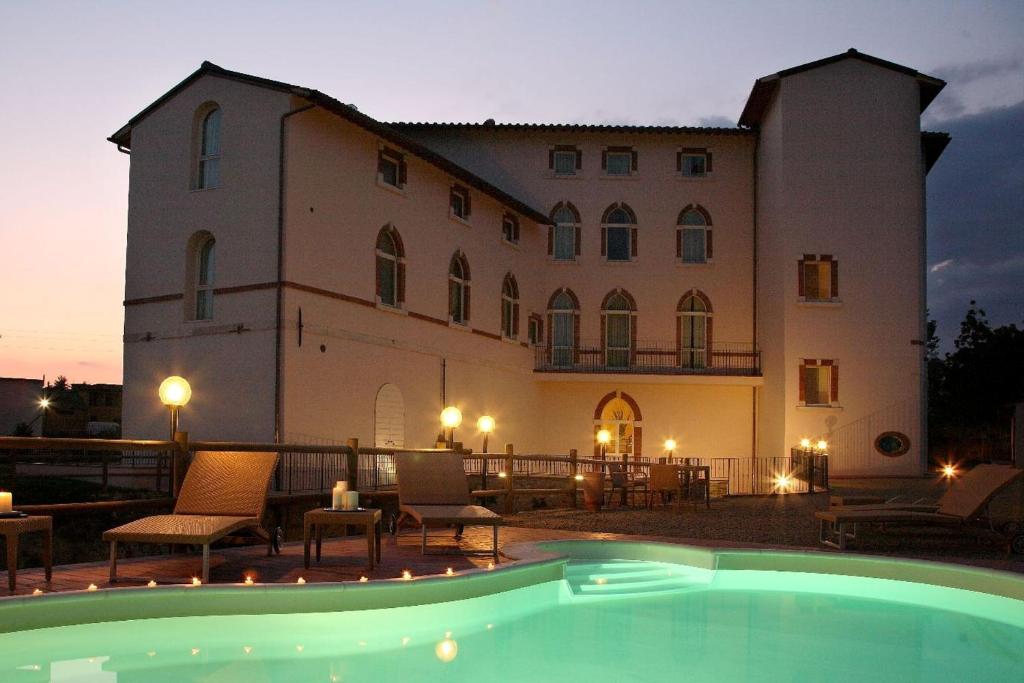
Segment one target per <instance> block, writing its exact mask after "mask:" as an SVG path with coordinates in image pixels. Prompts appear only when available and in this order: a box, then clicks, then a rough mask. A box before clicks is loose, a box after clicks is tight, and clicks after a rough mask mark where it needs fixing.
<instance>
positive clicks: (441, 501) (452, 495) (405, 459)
mask: <svg viewBox="0 0 1024 683" xmlns="http://www.w3.org/2000/svg"><path fill="white" fill-rule="evenodd" d="M395 470H396V473H397V474H398V509H399V513H400V514H399V518H398V522H397V523H396V524H395V526H394V533H395V534H396V535H397V534H398V531H399V530H400V529H401V526H402V523H403V522H404V521H405V520H407V519H412V520H414V521H415V522H416V523H417V524H418V525H419V526H420V533H421V541H420V552H421V553H423V554H424V555H426V554H427V527H428V526H430V527H438V526H455V527H457V529H458V530H459V535H461V529H462V527H464V526H489V527H491V529H492V533H493V541H492V547H491V552H490V553H486V554H489V555H491V556H492V557H493V558H494V561H495V562H497V561H498V527H499V526H500V525H501V523H502V519H501V516H500V515H498V514H495V513H494V512H491V511H490V510H488V509H487V508H485V507H481V506H479V505H471V504H470V495H469V481H468V480H467V479H466V470H465V468H464V467H463V464H462V456H461V455H460V454H459V453H409V452H404V453H402V452H399V453H395ZM466 554H467V555H476V554H482V553H473V552H469V553H466Z"/></svg>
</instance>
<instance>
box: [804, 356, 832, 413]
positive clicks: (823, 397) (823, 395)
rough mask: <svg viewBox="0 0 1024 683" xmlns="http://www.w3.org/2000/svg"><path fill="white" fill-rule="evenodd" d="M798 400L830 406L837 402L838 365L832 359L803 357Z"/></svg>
mask: <svg viewBox="0 0 1024 683" xmlns="http://www.w3.org/2000/svg"><path fill="white" fill-rule="evenodd" d="M800 402H801V403H802V404H803V405H805V406H818V407H822V406H832V405H835V404H837V403H838V402H839V367H838V365H837V364H836V362H835V361H834V360H827V359H824V360H823V359H812V358H805V359H804V360H803V362H802V363H801V364H800Z"/></svg>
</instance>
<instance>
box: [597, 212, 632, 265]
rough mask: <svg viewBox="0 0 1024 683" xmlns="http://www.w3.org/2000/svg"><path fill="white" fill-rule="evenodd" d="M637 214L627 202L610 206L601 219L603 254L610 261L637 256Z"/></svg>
mask: <svg viewBox="0 0 1024 683" xmlns="http://www.w3.org/2000/svg"><path fill="white" fill-rule="evenodd" d="M636 239H637V234H636V214H634V213H633V210H632V209H630V208H629V207H628V206H626V205H625V204H613V205H611V206H609V207H608V208H607V209H606V210H605V212H604V217H603V218H602V219H601V255H602V256H604V257H605V258H607V259H608V260H609V261H630V260H632V259H633V258H635V257H636V247H637V244H636Z"/></svg>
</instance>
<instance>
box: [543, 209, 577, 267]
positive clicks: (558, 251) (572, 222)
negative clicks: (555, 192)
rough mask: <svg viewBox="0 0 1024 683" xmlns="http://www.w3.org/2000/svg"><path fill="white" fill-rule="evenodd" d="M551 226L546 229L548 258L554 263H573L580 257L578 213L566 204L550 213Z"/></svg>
mask: <svg viewBox="0 0 1024 683" xmlns="http://www.w3.org/2000/svg"><path fill="white" fill-rule="evenodd" d="M551 221H552V222H553V223H554V225H553V226H549V227H548V256H551V257H552V258H554V260H556V261H575V260H576V257H577V256H579V255H580V213H579V211H577V210H576V207H575V206H573V205H572V204H570V203H568V202H561V203H559V204H557V205H556V206H555V208H554V209H552V211H551Z"/></svg>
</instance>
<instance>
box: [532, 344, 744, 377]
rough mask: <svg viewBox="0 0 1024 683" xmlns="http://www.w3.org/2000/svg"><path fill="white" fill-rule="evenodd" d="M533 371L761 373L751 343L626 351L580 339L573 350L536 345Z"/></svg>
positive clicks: (657, 346) (635, 346)
mask: <svg viewBox="0 0 1024 683" xmlns="http://www.w3.org/2000/svg"><path fill="white" fill-rule="evenodd" d="M534 353H535V356H534V366H533V367H534V371H535V372H583V373H627V374H646V375H737V376H748V377H757V376H760V374H761V351H760V350H759V349H758V348H757V346H755V345H754V344H752V343H744V342H714V343H713V344H710V345H708V346H706V347H705V348H686V347H680V346H677V345H676V343H675V342H664V341H637V342H635V343H634V344H633V346H632V348H629V349H614V348H606V347H605V345H604V344H602V343H601V342H599V341H593V340H582V341H580V343H579V344H577V345H576V346H574V347H558V346H554V347H549V346H538V347H536V348H535V349H534Z"/></svg>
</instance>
